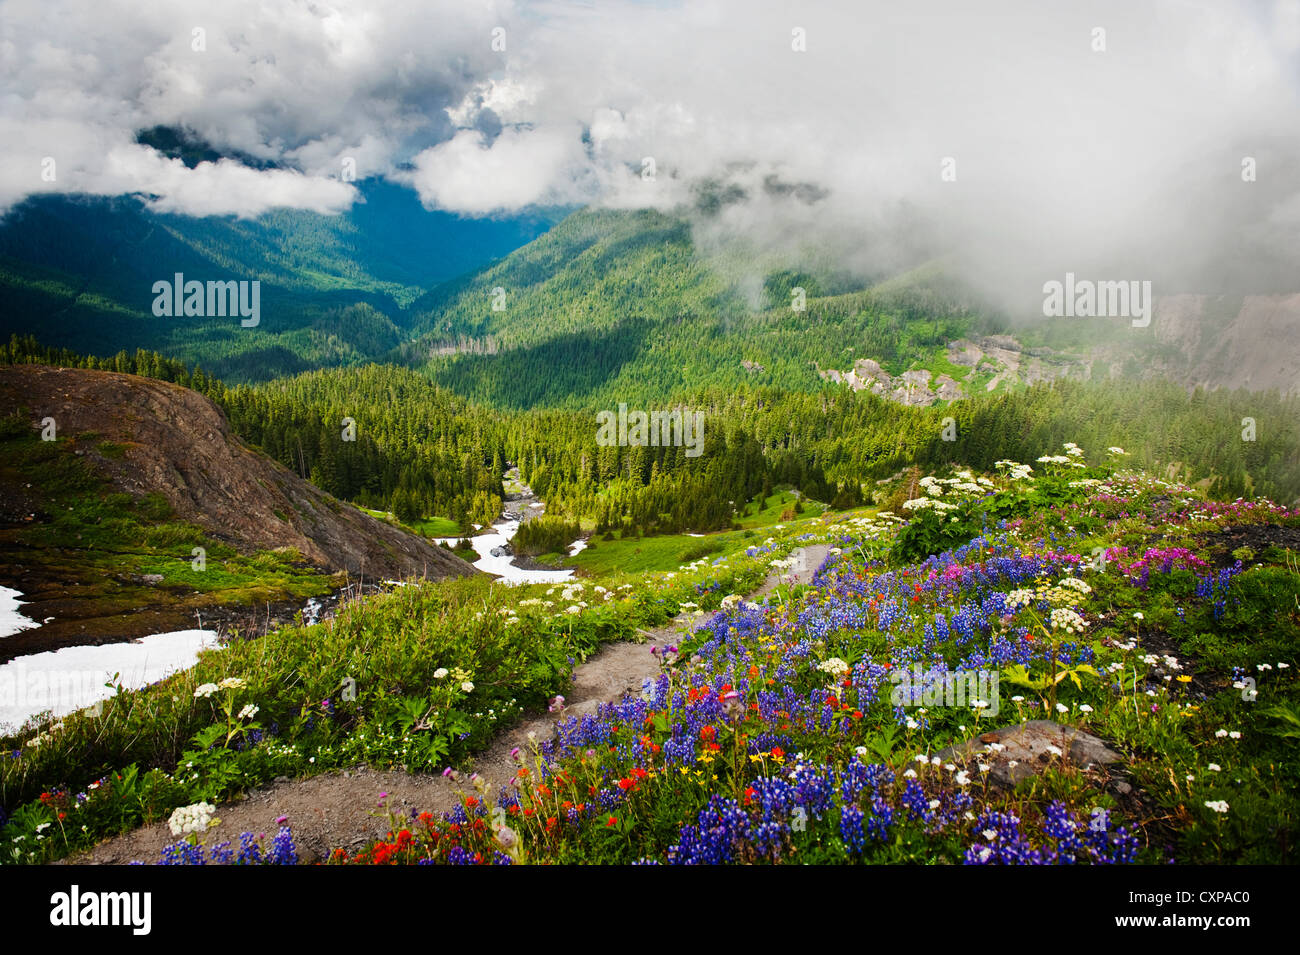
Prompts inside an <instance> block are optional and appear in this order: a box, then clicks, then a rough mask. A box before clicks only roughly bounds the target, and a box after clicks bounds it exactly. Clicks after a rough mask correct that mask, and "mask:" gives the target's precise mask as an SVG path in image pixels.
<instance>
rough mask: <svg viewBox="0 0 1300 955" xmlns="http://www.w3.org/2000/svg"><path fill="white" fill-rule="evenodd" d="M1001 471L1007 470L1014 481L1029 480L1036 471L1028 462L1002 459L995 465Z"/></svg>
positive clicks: (1008, 475)
mask: <svg viewBox="0 0 1300 955" xmlns="http://www.w3.org/2000/svg"><path fill="white" fill-rule="evenodd" d="M993 466H994V467H995V468H997V469H998V470H999V471H1003V470H1005V471H1006V472H1007V477H1008V478H1009V479H1010V480H1012V481H1024V480H1028V479H1029V477H1030V475H1031V474H1033V473H1034V469H1033V468H1032V467H1030V466H1029V465H1028V464H1021V463H1020V462H1019V461H1011V460H1002V461H998V462H997V463H996V464H994V465H993Z"/></svg>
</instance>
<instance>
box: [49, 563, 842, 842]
mask: <svg viewBox="0 0 1300 955" xmlns="http://www.w3.org/2000/svg"><path fill="white" fill-rule="evenodd" d="M828 550H829V548H828V547H827V546H826V545H822V544H818V545H812V546H809V547H804V548H800V549H799V550H797V551H795V552H794V555H793V556H795V558H796V563H795V565H794V566H793V567H792V568H790V569H789V570H788V571H786V573H785V574H783V575H781V576H780V577H779V578H778V577H777V575H772V576H771V577H769V578H768V580H767V581H766V582H765V583H764V585H763V587H762V588H760V589H759V590H758V591H756V593H755V596H758V595H760V594H762V593H766V592H768V591H769V590H770V589H772V588H773V587H775V586H776V585H777V583H778V582H779V583H782V584H783V585H784V584H785V583H789V582H793V583H808V582H809V581H811V580H812V576H813V574H814V573H815V572H816V571H817V568H818V567H819V566H821V563H822V561H823V560H825V558H826V553H827V551H828ZM689 620H690V618H689V617H688V616H686V615H682V616H680V617H678V618H676V619H675V620H673V621H670V622H669V623H668V624H666V625H665V626H663V627H659V628H657V629H656V630H654V631H649V632H646V633H644V635H643V636H644V638H645V642H644V643H613V644H608V645H606V646H604V647H602V648H601V650H600V651H599V652H598V653H596V654H595V655H594V656H593V657H592V658H591V659H590V660H588V661H587V662H585V663H583V664H582V665H581V666H579V667H578V668H577V670H576V671H575V672H574V680H573V687H572V689H571V690H570V691H569V692H568V693H567V694H565V697H566V704H567V705H566V706H565V708H564V710H563V711H562V712H561V713H558V714H551V713H540V714H536V715H534V716H532V717H531V718H528V719H525V720H524V721H523V722H522V723H519V724H517V725H516V726H514V727H512V728H510V729H509V730H506V731H504V732H503V733H501V734H499V735H498V736H497V738H496V740H495V741H494V742H493V743H492V745H491V746H489V747H488V749H486V750H485V751H484V752H483V753H481V754H479V756H478V757H477V758H476V759H475V760H474V765H473V767H472V769H473V771H475V772H477V773H479V775H481V776H482V777H484V779H485V780H486V781H487V782H488V783H489V789H488V791H489V792H490V793H493V794H495V793H496V791H497V789H498V787H499V786H501V785H505V784H506V783H508V782H509V780H510V778H511V776H513V775H514V773H515V770H516V769H517V767H518V764H517V763H516V762H514V760H513V759H512V758H511V756H510V751H511V750H512V749H513V748H515V747H516V746H517V747H519V748H520V749H521V750H522V751H523V752H525V753H527V752H529V743H530V740H529V734H535V741H536V742H537V743H540V742H542V741H543V740H546V739H550V738H552V737H553V736H554V734H555V726H556V723H557V722H559V721H560V720H564V719H568V718H569V717H570V716H573V715H577V714H582V713H588V712H594V711H595V710H596V709H597V707H599V705H600V704H601V703H604V702H614V701H617V700H619V699H621V698H622V697H623V695H624V694H625V693H627V692H629V691H633V692H635V691H639V690H640V688H641V681H642V680H644V679H647V678H651V677H654V676H657V675H658V673H659V664H658V658H657V657H655V656H653V655H652V654H651V653H650V646H651V645H653V644H656V643H658V644H664V643H673V642H676V640H677V639H678V636H679V634H678V629H679V628H681V627H684V626H686V625H687V623H688V622H689ZM462 792H464V793H466V794H473V792H474V790H473V788H472V786H471V784H470V783H469V781H468V774H467V773H462V775H461V778H460V780H459V782H455V783H454V782H451V781H449V780H447V779H444V778H443V777H442V776H429V775H424V774H416V773H404V772H400V771H387V772H380V771H376V770H369V769H364V768H359V769H356V770H353V771H351V772H335V773H326V774H322V775H320V776H313V777H309V778H306V779H295V780H289V779H285V780H282V781H280V782H277V783H276V784H275V785H274V786H271V787H269V788H267V789H263V790H257V791H254V792H252V793H249V794H247V795H246V796H245V797H244V798H242V799H240V800H237V801H235V802H231V803H225V804H222V805H221V806H220V807H218V809H217V813H216V815H217V818H219V819H220V820H221V823H220V825H219V826H218V827H216V828H215V829H213V830H212V831H211V833H210V834H209V836H208V838H207V839H206V840H205V842H207V843H209V844H213V843H216V842H220V841H222V840H225V839H229V840H231V841H237V840H238V838H239V834H240V833H242V832H252V833H254V834H258V833H267V834H268V836H269V835H271V834H274V833H275V832H276V830H277V829H278V824H277V823H276V820H277V819H278V818H279V817H281V816H285V817H287V819H288V825H290V826H291V827H292V829H293V836H294V843H295V845H296V846H297V848H298V854H299V857H300V859H301V860H302V861H303V862H316V861H320V860H323V859H325V858H327V857H328V855H329V853H330V852H331V851H332V850H333V849H335V848H344V849H348V850H355V849H359V848H361V847H362V846H364V845H366V844H367V843H368V842H370V841H372V840H374V839H377V838H380V837H382V836H383V835H384V834H385V833H386V832H388V831H389V829H390V828H391V827H390V825H389V822H388V817H387V814H386V811H385V809H381V808H380V805H379V803H380V795H379V794H380V793H387V794H388V796H387V798H386V799H385V800H384V803H385V806H386V808H387V809H388V810H392V811H394V812H396V813H398V814H400V815H409V814H410V811H411V810H412V809H414V810H418V811H424V810H428V811H430V812H435V813H436V812H442V811H447V810H451V809H453V808H455V806H456V804H457V802H458V798H459V794H460V793H462ZM175 841H176V839H175V837H174V836H172V834H171V832H170V830H168V828H167V825H166V824H165V823H155V824H154V825H151V826H145V827H143V828H141V829H136V830H135V831H133V832H128V833H124V834H123V835H120V836H116V837H114V838H112V839H108V840H105V841H104V842H102V843H100V844H99V845H98V846H96V847H95V848H94V849H92V850H90V851H89V852H86V853H83V854H81V855H78V856H73V857H71V858H69V859H67V860H64V862H65V863H67V864H71V865H113V864H125V863H128V862H133V861H140V862H156V861H157V860H158V858H159V856H160V854H161V853H162V850H163V849H164V848H165V847H166V846H168V845H170V844H172V843H173V842H175Z"/></svg>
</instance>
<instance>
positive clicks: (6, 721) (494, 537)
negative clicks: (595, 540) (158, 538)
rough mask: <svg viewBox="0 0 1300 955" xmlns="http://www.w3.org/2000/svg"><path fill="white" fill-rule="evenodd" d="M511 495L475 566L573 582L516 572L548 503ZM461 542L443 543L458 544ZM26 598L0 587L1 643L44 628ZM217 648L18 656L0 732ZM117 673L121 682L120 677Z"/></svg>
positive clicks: (318, 612)
mask: <svg viewBox="0 0 1300 955" xmlns="http://www.w3.org/2000/svg"><path fill="white" fill-rule="evenodd" d="M507 479H508V486H510V487H511V488H512V491H513V492H512V493H510V494H508V497H507V501H506V504H505V506H504V508H503V513H502V516H501V519H500V520H498V521H497V522H496V523H495V524H493V525H492V529H491V531H490V532H488V533H485V534H479V535H478V536H476V537H472V538H470V540H471V542H472V543H473V545H474V550H475V552H476V553H477V554H478V555H479V559H478V560H477V561H475V562H474V566H475V567H476V568H478V569H479V570H481V571H483V572H484V573H488V574H492V575H494V576H496V577H498V578H500V579H501V580H502V581H504V582H505V583H506V584H507V585H509V586H514V585H516V584H537V583H549V582H553V581H560V580H569V579H570V578H571V577H573V571H572V570H539V569H531V568H526V567H519V566H517V565H516V564H515V560H516V558H515V557H514V556H513V555H512V554H511V553H510V550H509V544H510V540H511V539H512V538H513V537H514V536H515V532H516V531H517V530H519V525H520V524H521V523H522V522H523V521H525V520H527V519H528V518H530V517H537V516H541V514H542V513H544V511H545V509H546V505H545V504H544V503H542V502H541V501H538V500H537V499H536V497H535V496H534V495H533V493H532V490H531V489H530V488H529V487H528V486H527V485H524V484H521V483H519V482H518V479H517V477H514V478H511V476H510V472H507ZM457 540H459V538H456V537H451V538H438V539H436V543H442V542H443V541H446V542H447V543H449V544H453V545H454V544H455V543H456V541H457ZM586 546H587V542H586V541H585V540H577V541H574V542H573V543H572V544H570V545H569V553H570V555H572V554H576V553H578V552H579V551H581V550H582V549H583V548H584V547H586ZM22 596H23V595H22V593H21V592H20V591H17V590H14V589H12V588H10V587H0V640H3V639H4V638H5V637H7V636H11V635H12V634H15V633H18V632H20V631H23V630H31V629H33V628H39V627H40V626H41V621H37V620H32V619H30V618H29V617H27V616H25V615H24V614H23V613H22V611H21V607H22V606H23V601H22ZM328 612H329V611H328V610H327V609H326V606H325V605H324V604H323V603H322V601H321V600H319V599H317V598H312V599H311V600H309V601H308V602H307V604H306V606H305V607H304V608H303V618H304V620H305V622H307V623H316V622H318V621H319V620H321V619H323V618H324V617H325V616H326V615H327V614H328ZM216 646H220V640H219V635H218V633H217V632H216V631H215V630H206V629H202V630H198V629H196V630H177V631H172V632H169V633H155V634H150V635H149V636H146V637H141V638H140V639H137V640H129V641H126V642H119V643H106V644H102V645H99V646H72V647H63V648H61V649H58V650H49V651H45V652H41V653H31V654H26V655H24V656H20V657H16V658H14V659H13V660H10V661H9V662H8V663H4V664H0V733H4V732H10V731H13V730H16V729H18V728H19V727H20V726H22V724H23V723H24V722H25V721H26V720H27V719H29V718H30V717H33V716H36V715H37V714H39V713H43V712H45V711H47V710H48V711H50V712H51V713H53V715H54V716H55V718H59V717H63V716H67V715H68V714H69V713H72V712H74V711H76V710H80V709H84V708H86V707H88V706H93V705H94V704H95V703H96V702H97V701H99V700H105V699H108V698H109V697H110V696H112V695H113V693H114V692H115V691H114V690H113V689H112V688H111V687H109V686H106V685H105V684H107V683H109V681H110V680H112V682H113V683H115V684H118V683H120V684H121V685H122V686H124V687H126V688H127V689H139V688H141V687H144V686H148V685H149V684H150V683H156V682H158V681H159V680H161V679H163V678H164V677H166V676H168V675H170V674H172V673H175V672H176V671H177V670H183V669H185V668H187V667H190V666H193V665H194V663H195V661H196V660H197V659H198V655H199V651H200V650H203V649H205V648H209V647H216ZM115 675H116V677H115Z"/></svg>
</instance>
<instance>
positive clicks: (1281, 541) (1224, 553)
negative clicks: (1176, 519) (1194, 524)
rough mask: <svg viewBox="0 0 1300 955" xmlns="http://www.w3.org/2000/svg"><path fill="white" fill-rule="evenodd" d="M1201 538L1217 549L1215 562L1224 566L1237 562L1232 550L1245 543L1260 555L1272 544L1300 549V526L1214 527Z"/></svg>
mask: <svg viewBox="0 0 1300 955" xmlns="http://www.w3.org/2000/svg"><path fill="white" fill-rule="evenodd" d="M1201 539H1202V540H1203V541H1204V542H1205V543H1206V544H1208V545H1209V546H1210V547H1211V548H1212V549H1213V550H1212V553H1213V554H1214V557H1215V563H1216V564H1217V565H1218V566H1220V567H1227V566H1229V565H1231V564H1233V563H1234V562H1235V561H1236V559H1237V558H1235V557H1233V556H1232V552H1233V551H1234V550H1239V549H1241V548H1242V547H1249V548H1250V549H1251V550H1252V551H1254V552H1255V555H1256V556H1257V557H1258V556H1260V555H1261V554H1263V552H1264V551H1265V550H1266V549H1267V548H1269V547H1278V548H1281V549H1282V550H1294V551H1296V552H1297V553H1300V527H1283V526H1282V525H1281V524H1239V525H1237V526H1235V527H1225V528H1223V529H1222V530H1218V531H1212V532H1211V533H1209V534H1206V535H1204V536H1203V537H1202V538H1201Z"/></svg>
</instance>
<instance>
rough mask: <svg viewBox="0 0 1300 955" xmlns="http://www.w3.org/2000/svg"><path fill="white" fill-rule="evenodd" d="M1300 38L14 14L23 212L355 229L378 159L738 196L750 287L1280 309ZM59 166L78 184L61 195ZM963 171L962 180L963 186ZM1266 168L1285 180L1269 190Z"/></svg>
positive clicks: (983, 27)
mask: <svg viewBox="0 0 1300 955" xmlns="http://www.w3.org/2000/svg"><path fill="white" fill-rule="evenodd" d="M1298 11H1300V7H1298V6H1297V3H1296V2H1295V0H1278V2H1276V3H1273V4H1268V3H1253V2H1250V0H1241V2H1238V3H1228V2H1224V3H1216V4H1201V5H1193V4H1187V3H1185V2H1181V0H1149V2H1145V3H1142V4H1133V3H1131V2H1129V0H1096V2H1092V3H1089V4H1088V5H1086V6H1083V7H1080V6H1077V5H1061V4H1043V3H1041V2H1033V0H988V2H985V3H981V4H977V5H972V4H970V3H969V2H968V0H929V2H927V3H926V4H925V5H924V6H923V7H917V6H910V5H903V4H898V3H896V2H892V0H891V2H885V0H862V2H850V0H838V2H830V0H822V2H810V3H806V4H801V5H798V6H790V5H786V4H773V3H762V2H759V3H756V2H753V0H692V2H691V3H689V4H687V3H682V4H680V5H676V6H674V5H672V4H668V3H663V4H655V5H648V4H645V3H641V2H635V0H600V2H599V3H596V4H591V3H580V2H576V0H565V2H561V0H549V2H546V0H543V2H529V3H527V4H524V3H518V2H515V0H436V2H428V0H421V2H399V0H325V2H319V3H301V4H283V5H269V4H264V3H261V2H259V0H228V2H224V3H222V4H220V5H210V4H206V3H196V2H181V3H169V4H166V5H147V6H141V5H139V4H138V3H136V2H135V0H103V2H98V3H95V4H87V3H84V2H76V0H63V2H60V0H53V2H36V0H6V3H5V31H4V33H3V35H0V80H2V81H3V89H4V91H5V92H4V95H3V96H0V138H3V141H4V142H5V143H6V149H5V151H4V153H3V155H0V208H4V207H6V206H8V205H10V204H12V203H13V202H15V201H18V200H19V199H21V198H22V197H23V196H25V195H28V194H31V193H34V192H40V191H48V190H50V189H66V190H78V191H87V192H93V193H100V194H111V193H113V192H115V191H122V192H142V193H148V194H151V195H156V196H157V197H158V198H157V202H158V204H159V207H160V208H162V207H166V208H173V209H176V210H178V211H186V212H192V213H194V214H209V213H212V212H234V213H237V214H242V215H249V214H256V212H257V211H258V210H261V209H264V208H267V207H268V204H274V203H286V204H295V205H300V206H303V207H306V208H314V209H337V208H340V207H341V206H342V205H346V202H347V201H348V197H349V196H350V193H348V192H346V191H345V190H343V189H342V188H341V184H340V183H337V182H333V181H331V179H332V178H335V177H337V176H338V171H339V169H340V167H341V163H342V160H343V159H344V157H349V156H350V157H352V158H353V159H355V160H356V163H357V170H356V174H357V176H358V177H359V178H363V177H365V176H368V175H382V176H388V177H390V178H393V179H397V180H399V181H402V182H406V183H408V184H409V185H411V186H412V187H413V188H415V189H417V190H418V192H419V194H420V196H421V198H422V199H423V200H424V201H425V202H426V203H429V204H431V205H437V206H440V207H442V208H445V209H450V210H455V211H459V212H463V213H467V214H493V213H496V212H500V211H509V210H512V209H518V208H521V207H524V206H527V205H531V204H535V203H547V202H575V201H585V200H586V199H589V198H594V199H595V200H596V201H599V202H603V203H606V204H609V205H613V206H621V207H627V206H643V205H647V206H655V207H659V208H666V207H669V206H672V205H674V204H676V203H680V202H685V201H689V200H690V199H691V198H692V196H693V193H692V187H693V185H694V184H696V183H698V181H699V180H700V179H702V178H705V177H713V178H716V179H721V180H725V181H726V182H728V183H730V184H731V185H732V186H734V187H736V188H737V189H739V190H740V193H741V194H743V199H742V200H740V201H737V202H734V203H733V204H731V205H728V206H726V207H724V208H723V209H722V210H721V212H720V213H719V214H718V215H717V216H715V217H713V218H710V219H708V220H707V221H703V220H701V221H699V222H698V223H697V237H698V238H699V240H700V241H701V243H702V244H703V245H704V246H705V247H707V248H710V249H717V250H719V254H722V252H723V251H725V250H726V249H728V248H730V249H731V250H732V252H731V258H732V259H733V260H736V261H744V260H746V258H749V259H752V260H753V261H754V262H759V261H761V258H762V253H763V252H765V251H777V250H779V251H780V252H781V253H782V254H787V255H788V254H793V253H798V254H801V255H802V254H804V253H805V252H806V253H807V254H808V255H809V256H813V255H821V256H823V257H829V258H831V259H832V260H834V261H835V262H837V263H838V264H840V265H841V266H843V267H846V268H851V269H853V270H855V271H858V272H861V273H863V274H864V275H870V274H879V273H882V272H888V271H890V270H891V269H895V268H900V267H905V266H906V265H908V264H909V263H912V262H915V261H918V260H921V259H924V258H925V257H926V256H930V255H936V254H944V253H955V255H956V258H957V259H959V260H961V261H963V262H965V265H966V269H967V274H968V275H969V276H970V277H972V278H973V279H975V280H976V281H978V282H979V283H981V284H983V285H984V286H985V287H988V288H991V289H993V288H996V289H999V290H1001V291H1002V292H1003V293H1005V296H1006V298H1007V300H1008V301H1015V300H1017V299H1018V298H1019V297H1020V296H1021V294H1022V293H1024V292H1026V291H1028V292H1031V293H1032V296H1038V295H1039V294H1040V293H1039V292H1038V289H1039V288H1040V287H1041V284H1042V282H1043V281H1044V279H1045V278H1049V277H1059V275H1060V273H1062V272H1064V271H1065V270H1067V269H1070V270H1073V271H1075V272H1077V273H1084V272H1087V271H1090V270H1092V271H1095V270H1104V272H1105V274H1108V275H1112V277H1132V278H1145V277H1152V278H1154V279H1156V280H1157V281H1158V282H1160V283H1162V284H1163V286H1164V289H1165V290H1172V287H1176V286H1177V285H1178V284H1179V283H1200V284H1201V286H1202V287H1206V288H1213V287H1216V286H1217V285H1219V284H1223V283H1230V282H1233V281H1240V280H1241V279H1242V276H1244V275H1248V276H1249V281H1251V282H1259V283H1265V284H1266V283H1267V282H1270V281H1275V280H1278V277H1279V275H1281V274H1282V271H1283V267H1284V266H1287V267H1289V263H1288V262H1287V260H1288V259H1289V258H1290V257H1292V253H1293V252H1294V249H1295V247H1296V245H1297V242H1298V241H1300V219H1298V218H1297V216H1296V214H1295V213H1294V210H1295V208H1297V203H1296V202H1295V201H1294V200H1295V197H1296V196H1297V195H1298V194H1300V158H1298V157H1300V127H1297V125H1296V124H1295V123H1294V122H1291V121H1290V118H1291V117H1294V116H1295V115H1296V106H1297V81H1296V75H1297V70H1296V65H1297V63H1296V58H1297V48H1298V47H1300V39H1298V37H1300V12H1298ZM498 26H500V27H503V28H504V29H505V37H506V40H507V49H506V51H504V52H502V51H498V50H494V49H492V30H493V29H494V28H495V27H498ZM1097 26H1102V27H1103V28H1104V29H1105V30H1106V50H1105V51H1104V52H1096V51H1094V50H1093V48H1092V36H1093V34H1092V31H1093V29H1094V28H1095V27H1097ZM196 27H202V28H203V29H205V30H206V31H207V32H206V37H207V48H206V50H205V51H204V52H201V53H199V52H196V51H194V50H193V49H192V31H193V29H194V28H196ZM796 27H798V28H801V29H803V30H805V31H806V37H807V49H806V51H805V52H796V51H795V50H793V49H792V47H791V31H792V29H794V28H796ZM157 124H163V125H184V126H186V127H188V128H190V129H192V130H193V131H195V132H196V133H197V134H198V135H200V136H202V137H203V138H205V139H206V140H207V141H209V142H211V143H212V144H214V145H215V146H216V147H217V148H219V149H223V150H228V151H239V152H243V153H246V154H248V155H251V156H254V157H257V158H259V159H262V160H272V161H276V162H279V163H282V164H286V165H288V166H291V167H294V168H297V169H300V170H301V171H302V173H303V175H302V176H300V177H295V176H294V175H292V174H289V173H279V174H272V173H267V172H251V173H247V174H245V173H241V172H239V171H238V170H234V169H225V168H219V167H214V168H204V167H200V168H199V169H196V170H183V169H178V168H176V167H175V166H174V165H170V164H162V163H159V162H148V161H145V159H143V158H141V157H140V156H139V155H137V149H138V148H137V147H135V146H133V141H134V136H135V133H136V131H137V130H139V129H142V128H147V127H149V126H153V125H157ZM45 156H53V157H55V158H56V159H57V161H58V168H59V179H58V181H57V183H46V182H44V181H42V180H41V179H40V175H39V172H40V161H41V158H42V157H45ZM946 156H951V157H953V158H955V160H956V163H957V173H958V178H957V180H956V181H955V182H951V183H946V182H943V181H941V179H940V175H939V170H940V166H939V164H940V161H941V159H942V158H943V157H946ZM1243 156H1254V157H1256V158H1257V159H1258V161H1259V170H1260V172H1259V179H1258V181H1257V182H1255V183H1250V184H1247V183H1243V182H1242V180H1241V177H1240V163H1241V159H1242V157H1243ZM645 157H653V158H654V159H655V163H656V167H657V176H656V178H655V180H654V182H647V181H646V180H645V179H643V178H642V177H641V176H640V174H639V173H640V169H641V164H642V161H643V159H644V158H645ZM110 159H111V162H110ZM245 172H247V171H245ZM773 177H775V178H773ZM816 196H824V198H822V199H821V200H820V201H811V200H812V199H813V198H814V197H816ZM801 198H802V201H800V200H801ZM738 243H739V244H741V245H743V246H744V247H745V248H746V249H748V250H750V253H752V254H749V253H747V254H746V255H740V254H738V253H736V252H735V249H736V248H737V247H738V245H737V244H738ZM1247 262H1250V263H1262V264H1258V265H1251V266H1250V268H1247V267H1246V265H1245V264H1244V263H1247ZM1119 269H1124V270H1127V271H1126V272H1125V273H1124V274H1123V275H1119V274H1114V273H1115V272H1116V270H1119ZM1128 272H1132V274H1131V275H1129V274H1128ZM1032 296H1031V297H1032Z"/></svg>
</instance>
